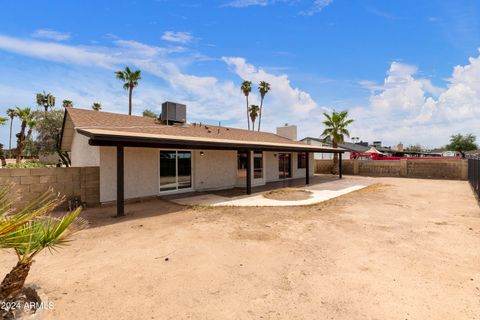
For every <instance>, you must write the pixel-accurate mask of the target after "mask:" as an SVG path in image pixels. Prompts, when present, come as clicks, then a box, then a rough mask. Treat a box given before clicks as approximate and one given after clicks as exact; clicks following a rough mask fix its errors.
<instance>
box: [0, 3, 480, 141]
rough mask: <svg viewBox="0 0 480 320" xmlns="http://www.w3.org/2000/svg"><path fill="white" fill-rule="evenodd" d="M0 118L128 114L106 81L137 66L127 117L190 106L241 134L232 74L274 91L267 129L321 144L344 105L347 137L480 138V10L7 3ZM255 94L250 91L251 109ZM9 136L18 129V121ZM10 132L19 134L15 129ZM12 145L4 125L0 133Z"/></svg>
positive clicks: (0, 55)
mask: <svg viewBox="0 0 480 320" xmlns="http://www.w3.org/2000/svg"><path fill="white" fill-rule="evenodd" d="M2 5H3V6H2V7H3V11H4V12H8V15H4V16H3V17H2V19H1V20H0V70H1V71H0V73H1V75H2V76H1V77H0V113H1V114H4V112H5V110H6V109H7V108H8V107H12V106H14V105H20V106H34V98H35V93H36V92H41V91H42V90H45V91H47V92H51V93H52V94H54V95H55V96H56V97H57V101H58V102H60V101H61V100H63V99H69V100H73V101H74V104H75V106H76V107H79V108H89V107H90V105H91V104H92V102H96V101H98V102H101V103H102V104H103V106H104V110H105V111H113V112H127V101H128V100H127V98H128V97H127V93H126V92H125V91H124V90H123V89H122V86H121V83H120V82H118V81H117V80H115V78H114V74H113V72H114V71H115V70H119V69H122V68H123V67H124V66H125V65H130V66H131V67H132V68H139V69H141V70H142V72H143V79H142V81H141V83H140V86H139V87H138V89H136V90H135V93H134V110H135V112H136V113H141V111H142V110H143V109H145V108H150V109H154V110H156V111H159V108H160V104H161V102H163V101H165V100H174V101H178V102H184V103H186V104H187V105H188V109H187V110H188V116H189V120H190V121H203V122H210V123H218V121H222V123H223V124H225V125H231V126H238V127H245V126H246V124H245V121H244V118H245V114H244V109H245V107H244V98H243V96H242V94H241V92H240V91H239V88H238V87H239V85H240V83H241V81H242V79H248V80H252V81H254V82H259V81H260V80H266V81H268V82H270V83H271V86H272V91H271V93H269V95H268V96H267V98H266V101H265V116H264V119H263V124H264V125H265V127H264V129H265V130H274V128H275V126H278V125H282V124H283V123H285V122H289V123H293V124H297V125H298V126H299V135H300V136H299V138H302V137H303V136H307V135H308V136H318V135H319V134H320V133H321V131H322V126H321V121H322V113H323V112H325V111H327V112H328V111H332V110H334V109H335V110H349V111H350V113H351V115H352V117H353V118H355V120H356V121H355V123H354V125H353V126H352V128H351V133H352V135H353V136H358V137H360V139H362V140H367V141H372V140H382V141H384V142H385V144H396V143H398V142H400V141H401V142H403V143H404V144H415V143H420V144H422V145H425V146H430V147H434V146H439V145H443V144H445V143H447V141H448V137H449V135H450V134H452V133H456V132H461V133H468V132H472V133H474V134H477V135H480V130H479V129H478V127H479V126H478V124H477V121H476V119H478V118H479V116H480V59H479V51H478V48H479V47H480V22H479V21H480V19H479V18H480V3H479V2H478V1H473V0H470V1H463V0H459V1H446V0H443V1H440V0H438V1H435V0H428V1H427V0H424V1H419V0H403V1H394V0H391V1H373V0H349V1H347V0H224V1H223V0H218V1H201V2H200V1H179V0H176V1H174V0H156V1H154V0H152V1H150V0H148V1H147V0H144V1H82V2H74V1H52V0H49V1H38V0H37V1H21V0H19V1H8V2H4V3H3V4H2ZM254 102H258V95H253V96H252V103H254ZM15 126H16V128H17V127H18V124H15ZM15 131H17V129H15ZM0 142H1V143H3V144H5V145H8V126H4V127H2V128H0Z"/></svg>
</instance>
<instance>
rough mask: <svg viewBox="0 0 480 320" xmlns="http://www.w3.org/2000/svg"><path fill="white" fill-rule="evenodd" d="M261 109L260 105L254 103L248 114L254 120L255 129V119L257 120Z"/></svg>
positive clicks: (253, 128)
mask: <svg viewBox="0 0 480 320" xmlns="http://www.w3.org/2000/svg"><path fill="white" fill-rule="evenodd" d="M259 110H260V107H259V106H257V105H254V104H252V105H251V106H250V108H249V109H248V114H249V116H250V119H251V120H252V130H255V120H257V117H258V112H259Z"/></svg>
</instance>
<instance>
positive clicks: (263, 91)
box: [258, 81, 270, 131]
mask: <svg viewBox="0 0 480 320" xmlns="http://www.w3.org/2000/svg"><path fill="white" fill-rule="evenodd" d="M258 91H259V92H260V114H259V117H258V131H260V126H261V124H262V113H263V100H264V99H265V96H266V95H267V93H268V91H270V84H269V83H268V82H265V81H260V84H259V85H258Z"/></svg>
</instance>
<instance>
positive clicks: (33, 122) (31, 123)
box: [25, 118, 38, 142]
mask: <svg viewBox="0 0 480 320" xmlns="http://www.w3.org/2000/svg"><path fill="white" fill-rule="evenodd" d="M37 123H38V121H37V120H35V119H32V118H31V119H28V121H27V126H28V132H27V137H26V138H25V140H26V141H27V142H28V141H30V139H31V137H32V132H33V129H34V128H35V127H36V126H37Z"/></svg>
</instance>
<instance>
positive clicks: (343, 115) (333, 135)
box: [321, 111, 353, 173]
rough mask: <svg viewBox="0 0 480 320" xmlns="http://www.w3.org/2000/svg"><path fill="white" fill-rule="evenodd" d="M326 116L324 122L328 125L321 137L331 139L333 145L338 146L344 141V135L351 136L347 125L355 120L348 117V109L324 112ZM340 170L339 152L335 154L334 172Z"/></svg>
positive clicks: (325, 139)
mask: <svg viewBox="0 0 480 320" xmlns="http://www.w3.org/2000/svg"><path fill="white" fill-rule="evenodd" d="M323 115H324V116H325V118H326V120H325V121H323V124H324V125H325V126H326V127H327V128H326V129H325V130H324V131H323V132H322V135H321V137H322V138H323V139H324V141H327V140H331V141H332V147H334V148H338V144H339V143H343V141H344V137H345V136H347V137H350V132H348V130H347V126H348V125H349V124H351V123H352V122H353V119H348V111H342V112H335V111H333V112H332V114H331V115H330V114H328V113H324V114H323ZM337 172H338V153H334V155H333V172H332V173H337Z"/></svg>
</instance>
